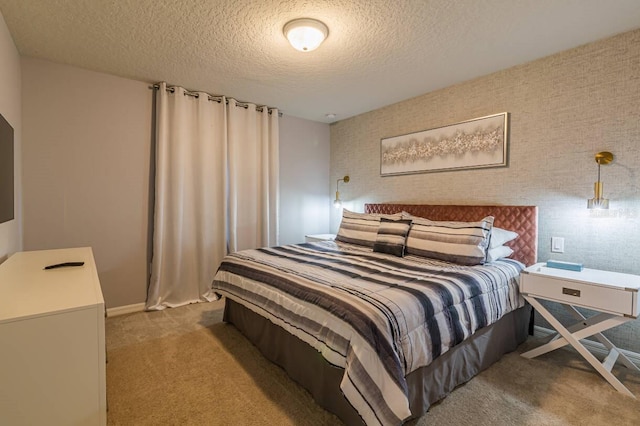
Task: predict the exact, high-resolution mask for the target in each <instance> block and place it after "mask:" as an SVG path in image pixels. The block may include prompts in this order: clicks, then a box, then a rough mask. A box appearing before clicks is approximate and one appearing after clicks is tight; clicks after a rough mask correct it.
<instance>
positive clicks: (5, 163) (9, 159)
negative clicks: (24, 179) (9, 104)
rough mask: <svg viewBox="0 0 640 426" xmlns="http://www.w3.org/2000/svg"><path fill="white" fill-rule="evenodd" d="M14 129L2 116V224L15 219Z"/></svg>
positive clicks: (0, 182) (0, 168)
mask: <svg viewBox="0 0 640 426" xmlns="http://www.w3.org/2000/svg"><path fill="white" fill-rule="evenodd" d="M14 163H15V160H14V158H13V127H11V125H10V124H9V122H8V121H7V120H5V118H4V117H3V116H2V114H0V223H4V222H8V221H10V220H13V219H14V213H13V210H14V206H13V191H14V189H13V188H14V186H13V185H14V183H13V168H14Z"/></svg>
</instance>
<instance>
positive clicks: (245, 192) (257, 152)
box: [146, 83, 278, 310]
mask: <svg viewBox="0 0 640 426" xmlns="http://www.w3.org/2000/svg"><path fill="white" fill-rule="evenodd" d="M155 93H156V178H155V210H154V232H153V256H152V263H151V278H150V282H149V289H148V294H147V303H146V307H147V309H148V310H159V309H164V308H166V307H175V306H181V305H185V304H188V303H195V302H203V301H211V300H214V299H215V298H216V295H215V294H214V293H213V292H212V291H211V282H212V279H213V276H214V275H215V272H216V269H217V268H218V266H219V264H220V261H221V260H222V258H223V257H224V255H225V254H226V253H227V250H231V251H236V250H240V249H245V248H256V247H261V246H267V245H276V244H277V241H278V239H277V235H278V229H277V206H278V112H277V110H272V111H271V114H269V112H270V111H269V110H268V109H267V108H266V107H264V108H257V107H256V106H255V105H252V104H238V102H236V101H235V100H233V99H228V100H227V99H225V98H224V97H219V98H211V97H210V96H209V95H208V94H206V93H191V92H187V91H185V89H183V88H180V87H173V88H171V89H170V90H167V86H166V84H165V83H161V84H160V87H159V89H158V90H156V91H155ZM211 99H215V100H211ZM258 109H261V110H262V111H258Z"/></svg>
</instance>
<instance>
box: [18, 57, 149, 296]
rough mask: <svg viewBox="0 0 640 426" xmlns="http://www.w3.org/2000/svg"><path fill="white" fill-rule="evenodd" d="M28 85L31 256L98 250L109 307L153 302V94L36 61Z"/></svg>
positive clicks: (26, 71) (29, 64) (29, 61)
mask: <svg viewBox="0 0 640 426" xmlns="http://www.w3.org/2000/svg"><path fill="white" fill-rule="evenodd" d="M22 81H23V87H22V100H23V123H24V137H23V161H24V169H23V177H24V182H23V185H24V248H25V250H38V249H52V248H63V247H82V246H91V247H93V250H94V255H95V257H96V264H97V267H98V274H99V277H100V282H101V284H102V291H103V294H104V297H105V301H106V304H107V307H109V308H111V307H116V306H122V305H129V304H134V303H141V302H144V300H145V298H146V289H147V234H148V215H149V207H148V205H149V164H150V155H151V154H150V149H151V116H152V99H153V93H152V91H151V90H149V89H148V84H147V83H143V82H140V81H133V80H128V79H124V78H119V77H114V76H111V75H107V74H101V73H96V72H91V71H86V70H83V69H80V68H75V67H71V66H66V65H59V64H55V63H52V62H48V61H43V60H38V59H33V58H22ZM69 260H73V259H69Z"/></svg>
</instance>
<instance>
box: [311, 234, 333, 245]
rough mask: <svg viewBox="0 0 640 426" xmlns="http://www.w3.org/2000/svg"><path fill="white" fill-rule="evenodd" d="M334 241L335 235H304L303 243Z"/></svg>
mask: <svg viewBox="0 0 640 426" xmlns="http://www.w3.org/2000/svg"><path fill="white" fill-rule="evenodd" d="M335 239H336V234H311V235H305V236H304V241H305V243H315V242H318V241H333V240H335Z"/></svg>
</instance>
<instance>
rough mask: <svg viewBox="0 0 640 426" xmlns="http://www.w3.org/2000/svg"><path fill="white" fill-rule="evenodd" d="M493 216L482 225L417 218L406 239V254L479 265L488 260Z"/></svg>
mask: <svg viewBox="0 0 640 426" xmlns="http://www.w3.org/2000/svg"><path fill="white" fill-rule="evenodd" d="M492 227H493V216H487V217H485V218H484V219H482V220H481V221H479V222H435V221H431V220H428V219H422V218H414V219H413V223H412V225H411V229H410V230H409V235H408V236H407V243H406V246H407V254H413V255H417V256H422V257H430V258H433V259H440V260H446V261H447V262H452V263H457V264H459V265H480V264H483V263H485V261H486V260H487V249H488V247H489V239H490V237H491V228H492Z"/></svg>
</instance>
